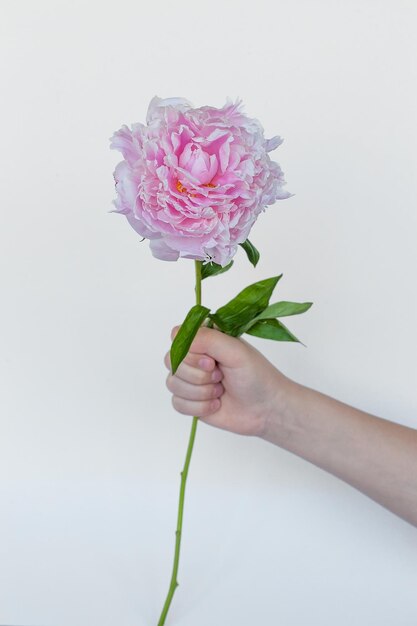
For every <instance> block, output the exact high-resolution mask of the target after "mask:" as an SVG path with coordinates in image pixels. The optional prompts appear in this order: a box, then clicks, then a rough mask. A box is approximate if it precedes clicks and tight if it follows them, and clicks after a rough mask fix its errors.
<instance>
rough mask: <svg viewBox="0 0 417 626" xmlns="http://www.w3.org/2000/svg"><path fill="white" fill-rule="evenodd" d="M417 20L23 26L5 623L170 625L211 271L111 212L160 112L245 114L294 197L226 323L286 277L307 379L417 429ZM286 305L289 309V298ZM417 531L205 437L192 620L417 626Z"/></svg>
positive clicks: (342, 488)
mask: <svg viewBox="0 0 417 626" xmlns="http://www.w3.org/2000/svg"><path fill="white" fill-rule="evenodd" d="M416 8H417V4H416V3H415V2H412V1H408V2H407V1H405V0H395V1H394V0H392V1H389V2H388V1H385V2H384V1H379V2H378V1H376V0H374V1H371V0H366V1H363V0H362V1H359V0H355V1H350V2H337V1H334V2H331V1H316V2H307V1H305V2H303V1H300V0H298V1H294V0H291V1H290V0H288V1H286V2H280V1H277V2H267V1H266V0H256V2H254V3H253V5H252V6H250V5H247V6H246V5H245V4H244V3H242V1H241V0H233V1H226V2H224V3H222V2H220V0H211V1H210V2H208V3H206V2H198V1H197V0H192V1H191V0H190V1H186V0H179V1H177V2H149V1H147V2H141V0H136V1H135V2H130V1H127V0H119V1H118V2H116V3H114V2H98V1H97V2H90V3H85V2H81V0H71V1H68V2H53V1H52V0H51V1H50V2H46V1H45V0H37V1H36V2H28V1H26V2H10V1H4V0H3V2H2V4H1V20H0V22H1V26H0V31H1V32H0V42H1V43H0V45H1V49H0V67H1V86H2V90H1V91H2V95H1V107H2V110H1V122H2V131H1V144H0V145H1V167H0V176H1V180H2V192H1V213H2V219H1V230H0V250H1V267H0V272H1V309H0V317H1V325H0V368H1V376H0V385H1V396H0V408H1V418H0V419H1V421H0V506H1V514H0V623H1V624H24V625H25V626H36V625H39V626H40V625H43V626H46V625H47V626H95V625H100V626H114V625H115V624H117V626H152V625H156V622H157V620H158V617H159V612H160V609H161V607H162V603H163V600H164V598H165V594H166V591H167V586H168V581H169V577H170V573H171V562H172V556H173V544H174V527H175V518H176V506H177V496H178V486H179V472H180V469H181V466H182V463H183V458H184V454H185V449H186V443H187V440H188V430H189V426H190V421H191V418H188V417H185V416H181V415H179V414H177V413H176V412H175V411H174V410H173V409H172V408H171V403H170V394H169V393H168V391H167V390H166V388H165V378H166V370H165V367H164V365H163V356H164V354H165V352H166V351H167V350H168V348H169V335H170V330H171V327H172V326H173V325H175V324H177V323H180V322H181V320H182V319H183V317H184V315H185V313H186V311H187V310H188V308H189V307H190V306H191V304H192V303H193V298H194V293H193V281H194V276H193V271H194V268H193V263H192V261H187V260H183V261H180V262H178V263H168V262H162V261H158V260H156V259H154V258H153V257H152V256H151V254H150V251H149V248H148V243H147V242H143V243H142V244H141V243H139V240H140V238H139V237H138V235H137V234H136V233H135V232H134V231H133V230H132V229H131V228H130V226H129V225H128V223H127V221H126V220H125V218H124V217H123V216H120V215H116V214H115V213H109V211H110V210H111V209H112V208H113V206H112V204H111V200H112V199H113V198H114V181H113V177H112V172H113V170H114V167H115V165H116V163H117V162H118V161H119V160H120V159H121V156H120V154H119V153H116V152H113V151H110V150H109V137H110V136H111V135H112V134H113V132H114V131H115V130H117V129H118V128H120V126H121V125H122V124H124V123H126V124H128V125H130V124H131V123H134V122H138V121H142V122H144V121H145V116H146V110H147V106H148V103H149V101H150V99H151V98H152V97H153V96H154V95H158V96H160V97H173V96H182V97H185V98H188V99H189V100H191V102H192V103H193V104H194V105H195V106H202V105H204V104H211V105H213V106H222V105H223V104H224V103H225V101H226V97H227V96H229V97H231V98H232V99H235V98H236V97H241V98H242V99H243V101H244V105H245V111H246V113H247V114H248V115H250V116H252V117H257V118H258V119H260V121H261V122H262V124H263V126H264V128H265V135H266V136H267V137H271V136H273V135H275V134H280V135H282V136H283V137H284V138H285V142H284V144H283V145H282V146H281V147H279V148H278V149H277V150H276V151H275V152H273V153H271V157H272V158H273V159H275V160H277V161H278V162H279V163H280V164H281V166H282V168H283V170H284V172H285V175H286V179H287V188H288V189H289V190H290V191H291V192H293V193H294V194H295V195H294V196H293V197H292V198H290V199H289V200H285V201H281V202H277V203H276V204H275V205H274V206H273V207H269V208H268V209H267V210H266V212H265V213H264V214H262V215H261V216H260V218H259V220H258V222H257V223H256V225H255V226H254V228H253V231H252V234H251V239H252V240H253V242H254V243H255V244H256V245H257V247H258V248H259V249H260V251H261V261H260V263H259V264H258V266H257V268H256V269H253V268H252V267H251V266H250V265H249V263H248V262H247V260H246V259H245V258H244V254H243V252H242V251H241V253H240V254H239V255H238V256H237V257H236V263H235V267H234V270H233V272H230V273H229V274H226V275H224V276H221V277H218V278H216V279H211V281H206V282H205V284H204V294H203V301H204V303H205V304H207V305H208V306H211V307H216V306H218V305H220V304H222V303H224V302H225V301H226V300H227V299H229V298H230V297H232V296H233V295H234V294H235V293H237V292H238V291H239V290H240V289H242V288H243V287H244V286H246V285H247V284H249V283H251V282H254V281H255V280H259V279H261V278H266V277H268V276H272V275H275V274H277V273H281V272H283V274H284V277H283V279H282V280H281V282H280V284H279V295H280V297H281V299H289V300H291V299H292V300H296V301H306V300H311V301H313V302H314V306H313V307H312V308H311V309H310V311H309V312H308V313H306V314H304V315H302V316H299V317H298V318H297V317H294V318H292V319H291V320H290V322H289V323H288V324H289V326H290V328H291V329H292V330H293V332H294V333H295V334H297V335H298V336H299V337H300V339H301V340H302V341H303V342H304V343H305V344H306V345H307V348H304V347H303V346H301V345H298V344H285V343H281V344H277V343H274V342H266V341H262V340H257V339H255V338H250V341H252V342H253V343H254V345H256V346H257V347H258V348H259V349H261V350H262V351H263V352H264V353H265V354H266V355H267V356H268V358H270V359H271V360H272V361H273V363H274V364H275V365H276V366H277V367H279V368H280V369H281V370H282V371H283V372H284V373H285V374H286V375H287V376H289V377H292V378H293V379H295V380H297V381H298V382H300V383H302V384H304V385H307V386H311V387H313V388H315V389H318V390H320V391H322V392H324V393H327V394H329V395H332V396H334V397H337V398H338V399H340V400H342V401H344V402H347V403H349V404H351V405H354V406H357V407H359V408H361V409H363V410H365V411H368V412H371V413H373V414H376V415H379V416H382V417H385V418H387V419H391V420H394V421H398V422H401V423H403V424H407V425H409V426H413V427H417V397H416V379H417V366H416V356H415V355H416V346H417V325H416V319H417V288H416V268H417V246H416V235H417V218H416V175H415V171H416V170H415V168H416V140H417V137H416V135H417V133H416V123H415V111H416V109H417V98H416V78H417V76H416V74H417V71H416V58H417V56H416V54H417V44H416V38H415V33H416V27H417V10H416ZM277 289H278V287H277ZM416 537H417V535H416V529H415V528H413V527H412V526H411V525H410V524H407V523H406V522H404V521H403V520H401V519H399V518H397V517H395V516H394V515H393V514H391V513H389V512H388V511H386V510H384V509H383V508H382V507H380V506H379V505H377V504H375V503H374V502H373V501H371V500H369V499H367V498H366V497H365V496H363V495H362V494H360V493H359V492H357V491H355V490H354V489H353V488H351V487H349V486H348V485H345V484H344V483H342V482H341V481H339V480H338V479H336V478H334V477H332V476H329V475H327V474H325V473H324V472H323V471H322V470H319V469H317V468H315V467H313V466H312V465H310V464H309V463H306V462H305V461H302V460H300V459H298V458H296V457H295V456H293V455H291V454H289V453H288V452H285V451H282V450H280V449H278V448H276V447H274V446H272V445H270V444H267V443H264V442H262V441H259V440H254V439H250V438H244V437H239V436H234V435H231V434H229V433H226V432H224V431H221V430H216V429H212V428H210V427H208V426H206V425H204V424H200V425H199V429H198V434H197V441H196V446H195V450H194V456H193V460H192V465H191V470H190V476H189V484H188V488H187V498H186V509H185V521H184V535H183V545H182V555H181V563H180V572H179V582H180V587H179V589H178V590H177V592H176V595H175V598H174V602H173V605H172V609H171V613H170V616H169V620H168V622H167V624H172V625H174V624H175V625H177V626H214V625H216V626H230V625H236V626H237V625H239V626H253V625H255V624H277V625H279V626H334V625H337V626H351V625H352V624H355V625H357V626H411V625H415V624H416V620H417V606H416V595H415V593H416V592H415V590H416V583H417V568H416V559H417V545H416Z"/></svg>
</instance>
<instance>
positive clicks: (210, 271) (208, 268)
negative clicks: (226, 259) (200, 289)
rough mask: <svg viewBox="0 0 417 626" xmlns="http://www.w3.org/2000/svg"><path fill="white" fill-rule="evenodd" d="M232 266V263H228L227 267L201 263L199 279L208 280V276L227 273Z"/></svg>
mask: <svg viewBox="0 0 417 626" xmlns="http://www.w3.org/2000/svg"><path fill="white" fill-rule="evenodd" d="M232 265H233V261H230V263H229V264H228V265H226V266H225V267H222V266H221V265H219V264H218V263H213V262H211V263H203V264H202V265H201V278H202V279H204V278H208V277H209V276H217V274H223V272H227V270H230V268H231V267H232Z"/></svg>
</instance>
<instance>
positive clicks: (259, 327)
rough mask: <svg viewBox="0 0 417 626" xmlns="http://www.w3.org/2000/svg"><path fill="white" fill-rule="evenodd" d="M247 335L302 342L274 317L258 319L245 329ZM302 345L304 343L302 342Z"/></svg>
mask: <svg viewBox="0 0 417 626" xmlns="http://www.w3.org/2000/svg"><path fill="white" fill-rule="evenodd" d="M245 332H246V333H247V334H248V335H254V336H255V337H262V338H263V339H273V340H275V341H297V342H298V343H302V341H300V340H299V339H297V337H296V336H295V335H293V334H292V332H291V331H290V330H288V328H287V327H286V326H284V324H283V323H282V322H279V321H278V320H275V319H268V320H260V321H259V322H256V323H255V324H254V325H253V326H251V327H250V328H248V329H247V330H246V331H245ZM302 345H303V346H304V344H302Z"/></svg>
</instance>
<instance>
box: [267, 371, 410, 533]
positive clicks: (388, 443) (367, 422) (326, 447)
mask: <svg viewBox="0 0 417 626" xmlns="http://www.w3.org/2000/svg"><path fill="white" fill-rule="evenodd" d="M263 438H264V439H265V440H266V441H270V442H271V443H274V444H276V445H278V446H281V447H282V448H285V449H286V450H289V451H290V452H293V453H294V454H296V455H298V456H300V457H302V458H304V459H306V460H307V461H310V462H311V463H314V465H317V466H318V467H321V468H322V469H324V470H326V471H327V472H329V473H331V474H333V475H334V476H337V477H338V478H340V479H342V480H343V481H345V482H346V483H349V484H350V485H352V486H353V487H355V488H356V489H358V490H359V491H361V492H362V493H364V494H365V495H367V496H369V497H370V498H372V499H373V500H375V501H376V502H378V503H379V504H381V505H382V506H384V507H385V508H387V509H389V510H390V511H392V512H393V513H395V514H396V515H399V516H400V517H402V518H403V519H405V520H407V521H408V522H410V523H411V524H414V525H415V526H417V430H414V429H412V428H408V427H406V426H402V425H400V424H396V423H394V422H390V421H388V420H385V419H382V418H379V417H376V416H374V415H371V414H369V413H365V412H363V411H360V410H359V409H356V408H354V407H351V406H349V405H347V404H344V403H343V402H339V401H338V400H336V399H334V398H331V397H329V396H327V395H324V394H322V393H320V392H318V391H314V390H313V389H309V388H308V387H303V386H302V385H299V384H297V383H294V382H292V381H289V383H288V388H287V390H286V392H285V394H284V397H283V398H282V404H281V406H279V407H278V406H277V410H276V411H274V412H272V413H271V414H270V417H269V419H268V422H267V424H266V428H265V431H264V434H263Z"/></svg>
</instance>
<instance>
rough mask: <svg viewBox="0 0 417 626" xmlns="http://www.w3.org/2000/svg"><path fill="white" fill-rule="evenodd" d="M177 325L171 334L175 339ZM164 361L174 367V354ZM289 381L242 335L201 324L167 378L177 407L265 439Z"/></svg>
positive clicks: (229, 429) (173, 401)
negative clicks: (177, 365) (238, 336)
mask: <svg viewBox="0 0 417 626" xmlns="http://www.w3.org/2000/svg"><path fill="white" fill-rule="evenodd" d="M178 329H179V327H178V326H177V327H175V328H174V329H173V331H172V333H171V338H174V337H175V335H176V333H177V332H178ZM164 362H165V365H166V367H167V368H168V369H169V370H171V365H170V354H169V352H167V354H166V355H165V360H164ZM290 383H291V381H290V380H289V379H288V378H286V377H285V376H284V375H283V374H282V373H281V372H280V371H279V370H277V369H276V368H275V367H274V366H273V365H272V363H270V362H269V361H268V360H267V359H266V358H265V357H264V356H263V355H262V354H261V353H260V352H259V351H258V350H256V348H254V347H253V346H252V345H250V344H249V343H248V342H246V341H245V340H244V339H242V338H237V337H231V336H229V335H226V334H224V333H222V332H220V331H218V330H216V329H213V328H207V327H201V328H200V329H199V330H198V332H197V334H196V336H195V338H194V340H193V342H192V344H191V346H190V350H189V352H188V354H187V356H186V357H185V359H184V360H183V361H182V363H181V364H180V365H179V367H178V369H177V371H176V373H175V375H172V373H171V371H170V373H169V374H168V377H167V381H166V384H167V387H168V389H169V390H170V391H171V392H172V394H173V396H172V404H173V406H174V408H175V409H176V410H177V411H179V412H180V413H183V414H185V415H195V416H197V417H199V418H200V419H202V420H203V421H204V422H206V423H208V424H211V425H212V426H216V427H217V428H223V429H224V430H228V431H230V432H234V433H238V434H241V435H252V436H258V437H262V436H263V434H264V432H265V429H266V426H267V423H268V420H269V418H270V417H271V415H272V414H274V415H276V413H277V411H278V412H279V411H280V407H283V406H284V398H285V393H286V389H287V387H288V385H289V384H290Z"/></svg>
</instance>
